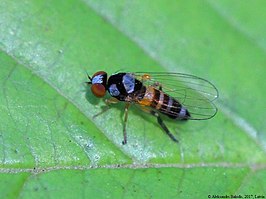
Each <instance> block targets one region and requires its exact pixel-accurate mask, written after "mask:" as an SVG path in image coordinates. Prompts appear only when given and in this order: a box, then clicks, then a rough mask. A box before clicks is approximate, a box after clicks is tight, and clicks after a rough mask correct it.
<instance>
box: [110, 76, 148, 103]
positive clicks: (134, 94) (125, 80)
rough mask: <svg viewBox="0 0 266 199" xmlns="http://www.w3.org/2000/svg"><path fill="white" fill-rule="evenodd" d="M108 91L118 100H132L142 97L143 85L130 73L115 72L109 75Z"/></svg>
mask: <svg viewBox="0 0 266 199" xmlns="http://www.w3.org/2000/svg"><path fill="white" fill-rule="evenodd" d="M107 88H108V92H109V93H110V95H111V96H112V97H115V98H117V99H118V100H120V101H129V102H130V101H132V100H137V99H136V98H142V97H143V95H144V93H145V90H146V88H145V86H143V84H142V82H141V81H139V80H138V79H136V78H135V77H134V75H133V74H130V73H117V74H114V75H111V76H110V77H109V79H108V83H107Z"/></svg>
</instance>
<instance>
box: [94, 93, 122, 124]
mask: <svg viewBox="0 0 266 199" xmlns="http://www.w3.org/2000/svg"><path fill="white" fill-rule="evenodd" d="M118 102H119V100H118V99H116V98H114V97H111V98H109V99H106V100H104V103H105V106H104V107H103V109H102V111H101V112H99V113H97V114H96V115H94V116H93V117H92V118H93V119H94V118H96V117H98V116H99V115H101V114H103V113H104V112H106V111H107V110H109V109H110V105H111V104H116V103H118Z"/></svg>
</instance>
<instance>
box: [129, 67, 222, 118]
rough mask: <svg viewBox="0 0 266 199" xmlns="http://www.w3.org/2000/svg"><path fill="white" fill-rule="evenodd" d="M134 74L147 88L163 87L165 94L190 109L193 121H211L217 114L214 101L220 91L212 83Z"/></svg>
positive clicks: (161, 74) (187, 77) (171, 75)
mask: <svg viewBox="0 0 266 199" xmlns="http://www.w3.org/2000/svg"><path fill="white" fill-rule="evenodd" d="M132 74H133V75H134V76H135V77H136V78H137V79H138V80H140V81H142V82H143V84H144V85H145V86H152V87H155V88H157V89H159V88H160V87H161V88H162V91H163V92H165V93H166V94H168V95H169V96H171V97H173V98H174V99H176V100H177V101H178V102H180V103H181V104H182V105H183V106H185V107H186V108H187V109H188V111H189V113H190V115H191V118H190V119H192V120H206V119H210V118H212V117H213V116H214V115H215V114H216V113H217V108H216V106H215V104H214V103H213V101H214V100H215V99H217V98H218V90H217V88H216V87H215V86H214V85H213V84H212V83H211V82H209V81H207V80H205V79H203V78H200V77H197V76H194V75H188V74H183V73H166V72H136V73H132ZM168 113H169V112H168ZM170 114H171V113H170Z"/></svg>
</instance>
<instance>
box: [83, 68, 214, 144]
mask: <svg viewBox="0 0 266 199" xmlns="http://www.w3.org/2000/svg"><path fill="white" fill-rule="evenodd" d="M88 78H89V80H90V81H89V82H87V84H90V85H91V91H92V93H93V94H94V95H95V96H96V97H99V98H101V97H104V96H105V94H106V91H108V92H109V94H110V95H111V98H109V99H106V100H105V103H106V105H107V106H106V108H105V109H104V110H103V111H102V112H104V111H106V110H107V109H108V108H109V106H110V104H112V103H117V102H119V101H122V102H124V103H125V115H124V129H123V135H124V140H123V142H122V143H123V144H126V143H127V133H126V123H127V118H128V109H129V106H130V105H131V104H135V105H138V106H139V107H140V109H141V110H142V111H144V112H147V113H150V114H151V115H153V116H155V117H156V118H157V121H158V123H159V125H160V126H161V127H162V129H163V130H164V131H165V133H166V134H167V135H168V136H169V137H170V138H171V139H172V140H173V141H174V142H178V140H177V139H176V138H175V136H174V135H173V134H172V133H171V132H170V131H169V129H168V128H167V126H166V125H165V124H164V122H163V120H162V118H161V115H166V116H168V117H169V118H171V119H173V120H207V119H210V118H212V117H214V116H215V114H216V113H217V108H216V106H215V105H214V104H213V101H214V100H215V99H216V98H217V97H218V90H217V89H216V87H215V86H214V85H213V84H212V83H211V82H209V81H207V80H205V79H203V78H200V77H197V76H193V75H188V74H183V73H167V72H148V73H145V72H135V73H131V72H120V73H116V74H113V75H111V76H109V78H108V77H107V73H106V72H104V71H99V72H96V73H95V74H94V75H93V76H92V77H90V76H88ZM102 112H101V113H102ZM101 113H99V114H101ZM99 114H97V115H99ZM97 115H96V116H97Z"/></svg>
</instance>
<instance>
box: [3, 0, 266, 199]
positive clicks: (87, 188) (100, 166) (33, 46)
mask: <svg viewBox="0 0 266 199" xmlns="http://www.w3.org/2000/svg"><path fill="white" fill-rule="evenodd" d="M265 21H266V2H265V1H263V0H261V1H259V0H255V1H248V0H244V1H243V0H241V1H240V0H233V1H232V0H230V1H229V0H220V1H211V0H195V1H183V0H178V1H168V0H167V1H162V0H156V1H145V2H143V1H122V0H121V1H93V0H68V1H63V0H56V1H52V0H47V1H41V0H40V1H34V0H23V1H18V0H13V1H9V0H0V50H1V51H0V81H1V84H0V85H1V87H0V88H1V89H0V109H1V111H0V118H1V119H0V160H1V161H0V163H1V164H0V196H1V198H48V197H49V198H89V197H93V198H208V196H209V195H210V196H211V197H212V196H213V195H219V196H222V195H229V196H230V195H231V194H233V195H238V194H241V195H242V196H243V197H244V196H245V195H250V194H251V195H252V196H253V197H254V196H255V195H261V196H264V197H266V182H265V179H266V169H265V168H266V131H265V129H266V122H265V117H266V113H265V110H266V106H265V98H266V96H265V92H264V91H265V88H266V85H265V84H266V83H265V75H266V67H265V66H266V56H265V55H266V39H265V35H266V25H265ZM98 70H105V71H107V72H108V73H109V74H112V73H114V72H116V71H120V70H122V71H123V70H124V71H133V72H134V71H165V72H184V73H189V74H193V75H196V76H200V77H203V78H205V79H208V80H209V81H211V82H213V83H214V84H215V85H216V87H217V88H218V90H219V94H220V97H219V99H218V100H217V101H216V105H217V106H218V108H219V112H218V114H217V115H216V116H215V117H214V118H213V119H211V120H207V121H201V122H198V121H189V122H186V123H180V122H179V123H175V122H171V121H166V123H167V126H168V127H169V128H170V129H171V131H172V132H174V134H175V136H176V137H177V138H178V140H180V143H179V144H176V143H173V142H172V141H171V140H169V138H168V137H167V136H166V135H165V134H164V133H163V131H162V130H161V128H160V127H159V126H158V124H157V123H156V120H155V118H153V117H150V116H148V115H145V114H144V115H143V114H140V113H139V111H138V110H137V109H134V108H133V109H131V110H130V112H129V122H128V144H127V145H125V146H123V145H122V144H121V141H122V128H123V126H122V124H123V123H122V121H123V108H124V105H123V104H118V105H115V106H114V108H112V109H111V110H109V111H108V112H106V113H105V114H103V115H101V116H99V117H97V118H95V119H92V117H93V115H95V114H96V113H98V112H100V110H101V107H102V106H103V105H104V103H103V100H99V99H95V98H94V97H93V95H92V94H91V93H90V92H89V89H88V88H86V85H85V84H84V82H85V81H87V77H86V72H88V73H89V74H91V75H92V74H93V73H95V72H96V71H98Z"/></svg>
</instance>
